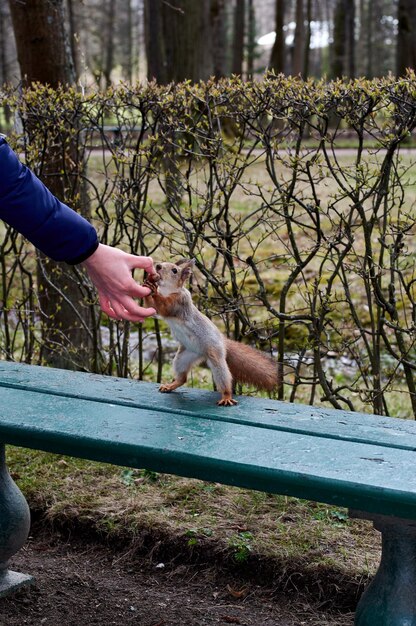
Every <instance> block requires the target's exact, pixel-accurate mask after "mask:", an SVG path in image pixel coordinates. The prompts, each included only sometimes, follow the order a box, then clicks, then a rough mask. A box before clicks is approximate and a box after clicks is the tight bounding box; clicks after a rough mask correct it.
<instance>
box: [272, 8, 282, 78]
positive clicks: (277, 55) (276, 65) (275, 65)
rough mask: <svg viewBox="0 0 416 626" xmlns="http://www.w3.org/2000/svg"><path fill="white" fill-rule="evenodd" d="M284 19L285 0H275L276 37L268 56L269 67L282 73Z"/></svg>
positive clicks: (277, 72)
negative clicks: (269, 56)
mask: <svg viewBox="0 0 416 626" xmlns="http://www.w3.org/2000/svg"><path fill="white" fill-rule="evenodd" d="M284 19H285V0H276V13H275V20H276V21H275V31H276V39H275V41H274V44H273V48H272V56H271V58H270V68H271V69H272V70H274V71H275V72H276V74H283V73H284V71H285V34H284V30H283V26H284Z"/></svg>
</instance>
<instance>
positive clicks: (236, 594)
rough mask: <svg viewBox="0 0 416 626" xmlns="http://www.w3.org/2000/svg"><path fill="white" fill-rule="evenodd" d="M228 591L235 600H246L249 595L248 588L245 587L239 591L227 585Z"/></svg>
mask: <svg viewBox="0 0 416 626" xmlns="http://www.w3.org/2000/svg"><path fill="white" fill-rule="evenodd" d="M227 591H228V593H230V594H231V595H232V596H233V598H244V597H245V596H246V595H247V591H248V590H247V587H243V589H240V591H237V590H236V589H233V588H232V587H230V585H227Z"/></svg>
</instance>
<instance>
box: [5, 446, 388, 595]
mask: <svg viewBox="0 0 416 626" xmlns="http://www.w3.org/2000/svg"><path fill="white" fill-rule="evenodd" d="M7 456H8V465H9V468H10V471H11V474H12V476H13V477H14V479H15V480H16V481H17V482H18V484H19V486H20V488H21V489H22V491H23V492H24V493H25V495H26V498H27V499H28V502H29V503H30V506H31V509H32V511H33V512H34V516H35V517H39V515H41V516H42V519H43V522H42V524H43V525H45V524H46V525H49V526H50V527H52V528H58V529H59V528H60V529H71V532H75V531H76V529H79V530H80V529H82V531H83V533H91V534H93V535H96V536H97V535H98V536H100V537H101V538H102V539H103V538H104V539H105V540H106V541H110V542H115V543H117V544H118V545H120V544H122V545H124V547H125V549H126V547H127V549H128V550H130V551H131V550H133V551H136V552H137V553H139V554H141V555H145V556H147V557H149V558H152V559H158V560H162V559H166V558H170V557H174V558H176V559H178V558H179V559H183V560H186V561H187V560H195V559H197V560H200V559H202V560H204V562H207V561H208V562H209V561H212V562H213V563H214V562H215V563H216V564H217V565H221V564H222V565H223V566H226V567H231V568H233V569H237V570H238V571H239V572H240V573H241V572H249V575H250V576H251V577H253V573H255V572H256V573H255V574H254V577H255V578H256V576H258V577H260V578H261V577H262V575H264V572H266V571H267V572H268V574H267V575H268V576H273V580H274V583H275V584H277V585H278V584H279V583H280V582H281V583H282V584H283V582H284V584H287V578H288V577H290V576H292V575H296V576H299V575H300V573H302V575H304V576H306V578H307V580H308V581H309V583H310V584H313V586H314V588H315V586H316V585H317V581H318V579H319V580H321V579H322V578H323V577H324V578H325V580H327V581H328V582H327V583H324V582H322V583H321V591H320V592H319V591H318V595H319V593H322V594H325V593H327V592H328V586H327V585H329V586H330V587H331V586H333V585H336V583H337V582H340V581H341V580H343V579H345V581H346V582H347V583H348V584H349V585H351V586H352V589H355V590H356V591H357V588H358V586H362V585H363V581H367V580H368V578H369V576H370V575H372V574H373V573H374V571H375V568H376V564H377V562H378V559H379V541H378V537H377V536H376V533H375V532H374V531H373V530H372V529H371V527H370V524H369V523H367V522H364V521H361V520H350V519H349V517H348V515H347V511H346V510H345V509H340V508H337V507H331V506H328V505H325V504H320V503H314V502H307V501H303V500H298V499H296V498H289V497H286V496H276V495H271V494H267V493H262V492H256V491H249V490H245V489H237V488H233V487H228V486H224V485H221V484H217V483H208V482H202V481H198V480H193V479H185V478H179V477H176V476H171V475H166V474H156V473H154V472H147V471H143V470H131V469H127V468H119V467H114V466H111V465H107V464H101V463H95V462H90V461H84V460H80V459H74V458H69V457H61V456H57V455H52V454H48V453H41V452H38V451H32V450H26V449H21V448H15V447H12V446H10V447H8V451H7ZM250 572H251V574H250ZM262 572H263V574H262ZM309 583H308V584H309ZM339 586H340V587H341V586H342V585H341V584H340V585H339ZM318 588H319V585H318V587H317V589H318Z"/></svg>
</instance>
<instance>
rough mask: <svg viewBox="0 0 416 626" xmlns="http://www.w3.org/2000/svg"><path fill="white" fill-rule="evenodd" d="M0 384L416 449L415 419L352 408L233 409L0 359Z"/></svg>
mask: <svg viewBox="0 0 416 626" xmlns="http://www.w3.org/2000/svg"><path fill="white" fill-rule="evenodd" d="M1 387H6V388H7V387H10V388H15V389H21V390H24V389H28V390H33V391H37V392H38V393H52V394H56V395H58V396H64V397H71V398H84V399H90V400H95V401H99V402H103V403H106V402H112V403H114V404H117V405H120V406H130V407H136V408H140V409H147V408H153V409H155V410H157V411H159V412H165V411H166V412H168V413H178V414H181V415H189V416H206V417H209V418H210V419H213V420H216V419H218V420H220V421H221V422H230V423H235V424H241V425H244V424H245V425H252V426H257V427H259V428H266V429H270V430H278V431H286V432H293V433H298V434H311V435H315V436H321V437H325V438H330V439H340V440H345V441H352V442H354V441H356V442H362V443H369V444H373V445H382V446H387V447H393V448H395V447H397V448H403V449H407V450H411V451H415V450H416V423H415V422H414V421H412V420H403V419H392V418H390V417H382V416H374V415H371V414H368V413H365V414H364V413H354V412H351V411H342V410H336V411H334V410H333V409H325V408H322V407H311V406H308V405H300V404H291V403H288V402H278V401H275V400H268V399H265V398H258V397H256V398H250V397H247V396H240V397H239V398H238V400H239V404H238V407H237V409H233V408H229V409H227V408H223V407H217V406H216V400H217V399H218V395H217V394H215V393H212V392H209V391H203V390H199V389H192V388H189V387H182V388H181V389H179V390H177V391H175V393H172V394H161V393H158V391H157V389H158V385H155V384H152V383H143V382H138V381H135V380H127V379H124V378H116V377H110V376H107V377H103V376H99V375H94V374H85V373H81V372H69V371H66V370H59V369H54V368H44V367H37V366H31V365H25V364H18V363H11V362H4V361H3V362H0V390H1Z"/></svg>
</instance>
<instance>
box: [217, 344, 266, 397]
mask: <svg viewBox="0 0 416 626" xmlns="http://www.w3.org/2000/svg"><path fill="white" fill-rule="evenodd" d="M225 346H226V350H227V364H228V367H229V368H230V372H231V375H232V377H233V379H234V380H236V381H237V382H239V383H247V384H248V385H253V386H254V387H256V388H257V389H264V390H266V391H272V390H273V389H275V387H276V386H277V383H278V375H277V367H276V363H274V362H273V361H272V359H271V358H270V357H268V356H267V355H266V354H264V353H263V352H260V351H259V350H256V349H255V348H251V347H250V346H247V345H245V344H243V343H238V342H237V341H233V340H232V339H225Z"/></svg>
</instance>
